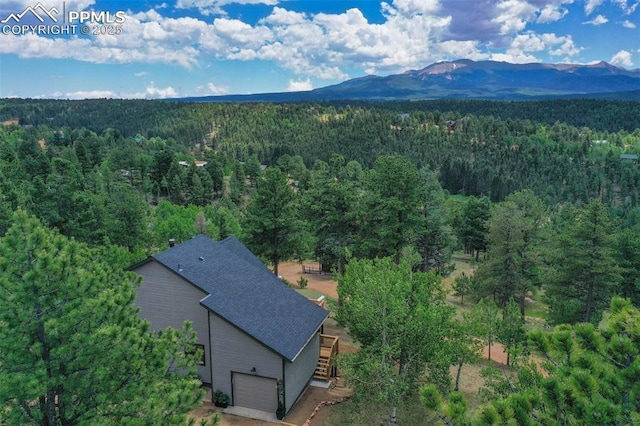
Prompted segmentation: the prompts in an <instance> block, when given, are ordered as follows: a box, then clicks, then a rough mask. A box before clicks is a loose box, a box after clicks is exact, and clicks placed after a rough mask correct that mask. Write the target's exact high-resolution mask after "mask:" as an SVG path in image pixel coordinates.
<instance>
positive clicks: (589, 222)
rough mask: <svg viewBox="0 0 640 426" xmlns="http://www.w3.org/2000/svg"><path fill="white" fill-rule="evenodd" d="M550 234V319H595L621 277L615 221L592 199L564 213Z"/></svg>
mask: <svg viewBox="0 0 640 426" xmlns="http://www.w3.org/2000/svg"><path fill="white" fill-rule="evenodd" d="M567 221H568V223H560V225H559V227H558V232H557V233H555V234H554V236H553V243H554V246H555V251H554V253H553V255H554V256H553V259H552V261H553V270H552V273H551V275H550V277H549V280H548V284H547V285H546V287H545V293H546V296H547V297H548V300H549V308H550V309H549V314H550V319H551V321H552V322H554V323H556V324H560V323H564V322H567V323H576V322H594V323H597V322H598V321H599V320H600V318H601V315H602V311H603V310H604V309H605V308H606V306H607V303H608V301H609V300H611V296H612V295H613V294H614V292H615V289H616V288H617V285H618V284H619V282H620V280H621V276H620V268H619V266H618V265H617V263H616V260H615V256H614V249H615V245H614V244H615V241H614V237H615V223H614V221H613V219H612V218H611V215H610V213H609V209H608V207H607V206H605V205H604V204H603V203H602V202H600V201H597V200H594V201H591V202H589V204H587V205H585V206H583V207H581V208H580V209H578V210H577V211H575V215H574V214H569V215H566V216H565V222H567Z"/></svg>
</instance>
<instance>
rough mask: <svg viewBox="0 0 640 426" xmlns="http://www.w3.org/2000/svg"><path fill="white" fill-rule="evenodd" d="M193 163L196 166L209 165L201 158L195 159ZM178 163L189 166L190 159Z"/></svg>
mask: <svg viewBox="0 0 640 426" xmlns="http://www.w3.org/2000/svg"><path fill="white" fill-rule="evenodd" d="M193 163H194V164H195V165H196V167H204V166H206V165H207V162H206V161H201V160H195V161H194V162H193ZM178 164H180V165H181V166H182V167H189V162H188V161H178Z"/></svg>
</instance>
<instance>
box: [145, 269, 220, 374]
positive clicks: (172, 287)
mask: <svg viewBox="0 0 640 426" xmlns="http://www.w3.org/2000/svg"><path fill="white" fill-rule="evenodd" d="M134 271H135V272H137V273H138V274H140V275H142V277H143V279H142V284H141V285H140V286H139V287H138V288H137V289H136V302H135V304H136V306H138V307H139V308H140V313H139V316H140V318H144V319H146V320H148V321H149V322H150V323H151V329H152V330H154V331H155V330H160V329H163V328H166V327H173V328H177V329H181V328H182V326H183V324H184V322H185V321H186V320H189V321H191V322H192V323H193V329H194V331H195V332H196V334H197V336H198V337H197V343H199V344H201V345H204V348H205V349H204V351H205V360H206V361H205V365H204V366H198V375H199V376H200V380H202V381H203V382H205V383H210V382H211V370H210V369H211V348H210V347H209V336H208V334H209V330H208V324H207V319H208V318H207V313H208V311H207V309H206V308H204V307H203V306H201V305H200V300H201V299H202V298H203V297H205V296H206V295H207V294H206V293H205V292H203V291H202V290H200V289H198V288H197V287H195V286H194V285H192V284H190V283H189V282H187V281H185V280H183V279H182V278H180V277H179V276H178V275H176V274H175V273H173V272H171V271H170V270H168V269H167V268H165V267H164V266H162V265H161V264H159V263H158V262H156V261H154V260H151V261H149V262H147V263H145V264H142V265H140V266H138V267H137V268H135V269H134Z"/></svg>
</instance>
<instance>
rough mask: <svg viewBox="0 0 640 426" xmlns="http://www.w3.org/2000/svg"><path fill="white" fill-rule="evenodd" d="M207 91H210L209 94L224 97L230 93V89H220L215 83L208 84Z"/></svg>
mask: <svg viewBox="0 0 640 426" xmlns="http://www.w3.org/2000/svg"><path fill="white" fill-rule="evenodd" d="M207 89H209V93H211V94H212V95H224V94H225V93H229V88H228V87H219V86H216V85H215V84H213V83H208V84H207Z"/></svg>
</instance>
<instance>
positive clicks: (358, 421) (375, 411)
mask: <svg viewBox="0 0 640 426" xmlns="http://www.w3.org/2000/svg"><path fill="white" fill-rule="evenodd" d="M390 415H391V409H390V408H388V407H381V406H380V405H379V404H377V403H375V402H372V401H370V400H368V399H360V400H355V399H351V400H349V401H347V402H345V403H343V404H338V405H334V406H333V407H331V411H330V413H329V415H328V416H327V419H326V421H325V423H324V424H325V425H328V426H343V425H354V426H360V425H362V426H370V425H380V424H388V421H389V419H390ZM396 418H397V424H399V425H437V424H441V423H439V421H438V418H437V417H436V416H435V415H430V414H429V413H427V411H426V410H425V409H424V407H423V406H422V403H421V402H420V398H419V397H418V395H417V392H416V394H415V395H414V396H412V397H411V399H409V400H408V401H405V402H403V403H401V404H399V405H398V407H397V412H396Z"/></svg>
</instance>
